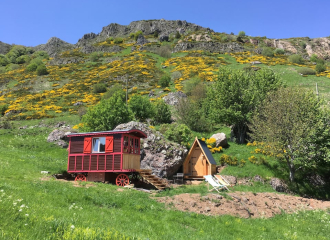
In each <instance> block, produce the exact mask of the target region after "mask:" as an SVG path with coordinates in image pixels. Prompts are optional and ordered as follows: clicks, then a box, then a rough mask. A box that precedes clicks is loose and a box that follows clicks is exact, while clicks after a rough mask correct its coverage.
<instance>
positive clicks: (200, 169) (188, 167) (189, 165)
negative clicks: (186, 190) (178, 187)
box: [183, 137, 216, 179]
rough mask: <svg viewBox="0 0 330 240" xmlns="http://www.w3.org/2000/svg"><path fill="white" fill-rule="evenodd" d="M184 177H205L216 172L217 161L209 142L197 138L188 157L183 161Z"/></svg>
mask: <svg viewBox="0 0 330 240" xmlns="http://www.w3.org/2000/svg"><path fill="white" fill-rule="evenodd" d="M183 173H184V178H188V179H189V178H203V176H205V175H213V174H215V173H216V162H215V160H214V158H213V156H212V153H211V152H210V150H209V149H208V147H207V144H206V143H205V142H204V141H202V140H200V139H198V138H197V137H196V138H195V141H194V143H193V145H192V146H191V148H190V150H189V152H188V155H187V157H186V159H185V160H184V162H183Z"/></svg>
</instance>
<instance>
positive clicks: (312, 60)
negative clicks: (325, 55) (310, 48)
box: [309, 53, 319, 62]
mask: <svg viewBox="0 0 330 240" xmlns="http://www.w3.org/2000/svg"><path fill="white" fill-rule="evenodd" d="M309 60H310V61H311V62H317V61H318V60H319V58H318V56H317V55H316V54H315V53H314V54H312V56H311V57H310V59H309Z"/></svg>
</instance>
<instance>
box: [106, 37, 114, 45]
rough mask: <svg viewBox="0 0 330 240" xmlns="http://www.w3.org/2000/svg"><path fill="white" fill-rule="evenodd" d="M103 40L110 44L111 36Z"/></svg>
mask: <svg viewBox="0 0 330 240" xmlns="http://www.w3.org/2000/svg"><path fill="white" fill-rule="evenodd" d="M105 41H106V42H107V43H109V44H110V43H111V42H112V41H113V37H109V38H107V39H106V40H105Z"/></svg>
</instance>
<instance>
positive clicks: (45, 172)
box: [41, 171, 50, 174]
mask: <svg viewBox="0 0 330 240" xmlns="http://www.w3.org/2000/svg"><path fill="white" fill-rule="evenodd" d="M41 173H42V174H48V173H50V172H48V171H41Z"/></svg>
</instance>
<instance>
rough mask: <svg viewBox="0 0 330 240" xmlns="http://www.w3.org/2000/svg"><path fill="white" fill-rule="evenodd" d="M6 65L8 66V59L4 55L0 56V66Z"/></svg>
mask: <svg viewBox="0 0 330 240" xmlns="http://www.w3.org/2000/svg"><path fill="white" fill-rule="evenodd" d="M8 64H9V60H8V58H7V57H6V56H5V55H3V54H0V66H6V65H8Z"/></svg>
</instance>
